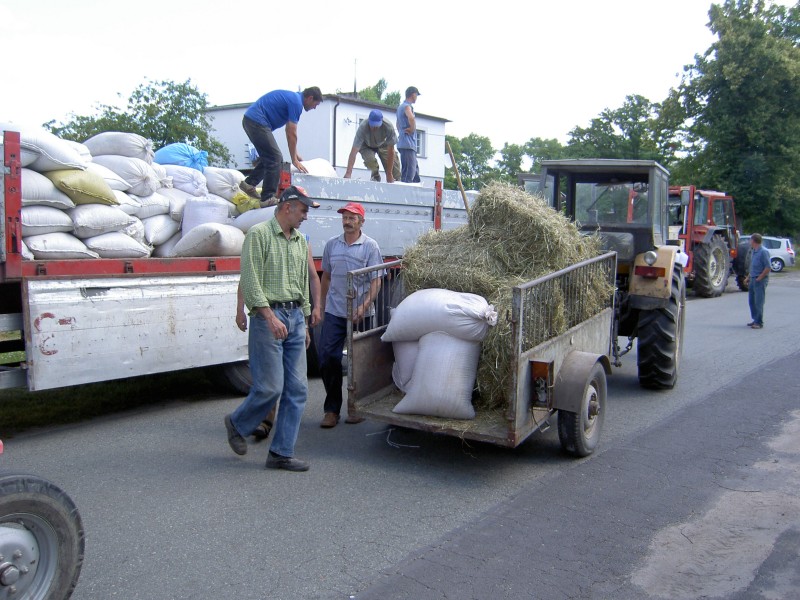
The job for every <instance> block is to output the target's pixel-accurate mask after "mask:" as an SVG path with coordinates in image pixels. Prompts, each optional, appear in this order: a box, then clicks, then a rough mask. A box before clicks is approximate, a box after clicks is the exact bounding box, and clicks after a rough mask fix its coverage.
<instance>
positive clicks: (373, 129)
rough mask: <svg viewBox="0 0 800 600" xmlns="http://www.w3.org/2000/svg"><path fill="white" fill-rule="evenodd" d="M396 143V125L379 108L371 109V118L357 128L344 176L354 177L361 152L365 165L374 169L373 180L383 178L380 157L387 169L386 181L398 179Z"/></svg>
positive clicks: (398, 162) (390, 181) (346, 177)
mask: <svg viewBox="0 0 800 600" xmlns="http://www.w3.org/2000/svg"><path fill="white" fill-rule="evenodd" d="M396 143H397V134H396V133H395V131H394V126H393V125H392V124H391V123H389V121H387V120H385V119H384V118H383V113H382V112H381V111H379V110H377V109H376V110H373V111H371V112H370V113H369V119H366V120H364V121H362V122H361V125H359V126H358V129H357V130H356V137H355V139H354V140H353V149H352V150H351V151H350V157H349V158H348V159H347V170H346V171H345V173H344V178H345V179H350V177H352V175H353V165H354V164H355V163H356V154H358V153H359V152H361V158H363V159H364V165H365V166H366V167H367V168H368V169H369V170H370V171H372V181H380V180H381V174H380V170H379V169H378V157H380V159H381V163H383V170H384V171H386V182H387V183H394V181H395V180H396V179H400V160H399V157H396V156H395V153H394V145H395V144H396ZM376 155H377V156H376Z"/></svg>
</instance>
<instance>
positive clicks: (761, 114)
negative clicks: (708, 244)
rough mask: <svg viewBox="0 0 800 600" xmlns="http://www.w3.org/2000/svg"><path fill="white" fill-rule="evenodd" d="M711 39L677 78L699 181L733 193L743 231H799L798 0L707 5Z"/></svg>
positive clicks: (739, 0) (744, 0)
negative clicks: (790, 3) (791, 3)
mask: <svg viewBox="0 0 800 600" xmlns="http://www.w3.org/2000/svg"><path fill="white" fill-rule="evenodd" d="M709 17H710V21H709V28H710V29H711V31H712V32H713V33H714V34H715V35H716V36H717V41H716V42H714V43H713V44H712V45H711V47H710V48H709V49H708V50H707V51H706V52H705V54H703V55H702V56H696V57H695V63H694V65H692V66H691V67H689V68H688V69H687V72H686V75H685V76H684V80H683V82H682V86H681V93H682V95H683V100H684V106H685V108H686V114H687V117H688V119H689V120H690V122H691V126H690V128H689V133H690V135H689V141H690V142H691V143H692V144H693V145H694V147H693V149H692V153H691V157H690V161H689V164H690V165H691V166H692V169H691V172H692V174H694V175H695V176H696V177H697V178H698V179H697V181H694V182H692V183H697V184H699V185H702V186H704V187H713V188H717V189H721V190H725V191H727V192H729V193H731V194H733V195H734V197H735V198H736V206H737V210H738V212H739V213H740V214H741V216H742V217H743V219H744V223H745V228H746V229H747V230H749V231H754V230H758V231H763V232H766V233H772V234H790V235H797V234H798V232H800V110H798V107H800V48H799V47H798V45H799V44H800V4H795V5H794V6H793V7H785V6H776V5H772V4H769V3H767V2H765V1H764V0H725V1H724V2H723V3H722V4H714V5H712V6H711V9H710V11H709Z"/></svg>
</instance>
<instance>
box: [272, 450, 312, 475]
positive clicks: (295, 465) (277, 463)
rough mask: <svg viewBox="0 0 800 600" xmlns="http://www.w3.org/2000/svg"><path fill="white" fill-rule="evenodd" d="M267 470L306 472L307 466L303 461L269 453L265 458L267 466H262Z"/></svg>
mask: <svg viewBox="0 0 800 600" xmlns="http://www.w3.org/2000/svg"><path fill="white" fill-rule="evenodd" d="M264 467H265V468H267V469H283V470H285V471H298V472H299V471H308V468H309V464H308V463H307V462H306V461H304V460H300V459H299V458H294V457H292V456H281V455H280V454H275V453H274V452H270V453H269V455H268V456H267V464H265V465H264Z"/></svg>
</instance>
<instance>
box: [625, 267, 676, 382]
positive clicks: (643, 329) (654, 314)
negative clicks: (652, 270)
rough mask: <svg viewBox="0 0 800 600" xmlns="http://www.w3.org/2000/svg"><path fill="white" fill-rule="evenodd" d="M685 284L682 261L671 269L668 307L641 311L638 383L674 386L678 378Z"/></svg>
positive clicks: (638, 343) (637, 359)
mask: <svg viewBox="0 0 800 600" xmlns="http://www.w3.org/2000/svg"><path fill="white" fill-rule="evenodd" d="M685 308H686V286H685V283H684V278H683V271H682V270H681V267H680V265H675V267H674V268H673V270H672V290H671V294H670V298H669V304H668V305H667V306H666V307H665V308H657V309H655V310H642V311H639V339H638V342H637V351H636V353H637V358H636V362H637V365H638V367H639V385H641V386H642V387H644V388H648V389H656V390H659V389H672V388H673V387H675V382H676V381H677V380H678V368H679V366H680V360H681V353H682V351H683V325H684V311H685Z"/></svg>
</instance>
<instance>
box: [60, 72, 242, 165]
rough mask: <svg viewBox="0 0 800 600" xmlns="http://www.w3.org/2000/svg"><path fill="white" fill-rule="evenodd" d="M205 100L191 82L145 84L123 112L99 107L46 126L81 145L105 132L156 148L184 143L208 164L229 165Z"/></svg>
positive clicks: (117, 109) (129, 100) (138, 88)
mask: <svg viewBox="0 0 800 600" xmlns="http://www.w3.org/2000/svg"><path fill="white" fill-rule="evenodd" d="M207 111H208V100H207V97H206V95H205V94H203V93H201V92H200V91H199V90H198V89H197V87H196V86H194V85H193V84H192V82H191V79H188V80H186V81H185V82H183V83H175V82H173V81H157V82H155V81H149V80H148V81H147V82H146V83H144V84H141V85H140V86H139V87H137V88H136V89H135V90H134V91H133V93H131V95H130V97H129V98H128V105H127V109H126V110H121V109H119V108H117V107H114V106H109V105H102V104H101V105H99V106H98V107H97V114H95V115H76V114H74V113H73V114H71V115H70V119H69V120H68V121H67V122H66V123H56V121H50V122H48V123H45V127H46V128H48V129H49V130H50V131H51V132H53V133H54V134H56V135H57V136H59V137H61V138H64V139H68V140H74V141H76V142H82V141H84V140H86V139H88V138H90V137H92V136H93V135H96V134H98V133H101V132H104V131H124V132H128V133H138V134H139V135H142V136H144V137H146V138H147V139H149V140H151V141H152V142H153V146H154V147H155V148H156V149H158V148H161V147H163V146H166V145H167V144H173V143H176V142H183V143H186V144H189V145H190V146H193V147H195V148H197V149H198V150H205V151H206V152H208V162H209V164H210V165H219V166H224V165H227V164H229V163H230V162H231V156H230V153H229V152H228V149H227V148H226V147H225V146H224V145H223V144H222V143H221V142H220V141H219V140H217V139H216V138H214V137H213V136H212V135H211V121H210V120H209V117H208V113H207Z"/></svg>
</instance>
